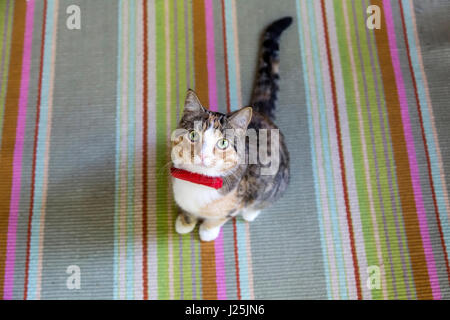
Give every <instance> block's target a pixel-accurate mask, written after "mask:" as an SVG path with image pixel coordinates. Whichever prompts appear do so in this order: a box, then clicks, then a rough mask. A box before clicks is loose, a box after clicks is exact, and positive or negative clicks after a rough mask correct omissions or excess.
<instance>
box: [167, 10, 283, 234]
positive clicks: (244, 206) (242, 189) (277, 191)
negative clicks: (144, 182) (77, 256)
mask: <svg viewBox="0 0 450 320" xmlns="http://www.w3.org/2000/svg"><path fill="white" fill-rule="evenodd" d="M291 22H292V18H291V17H285V18H282V19H280V20H277V21H275V22H274V23H272V24H271V25H270V26H269V27H268V28H267V29H266V31H265V33H264V35H263V40H262V48H261V54H260V59H259V65H258V71H257V79H256V83H255V88H254V91H253V96H252V100H251V104H250V105H251V106H252V107H245V108H242V109H240V110H237V111H234V112H231V113H228V114H223V113H219V112H214V111H210V110H207V109H206V108H204V107H203V106H202V104H201V102H200V101H199V99H198V97H197V95H196V94H195V92H194V91H192V90H189V91H188V92H187V96H186V100H185V106H184V113H183V115H182V118H181V120H180V122H179V125H178V129H177V130H176V131H175V133H174V134H173V135H172V151H171V158H172V169H171V172H172V187H173V192H174V197H175V201H176V203H177V204H178V206H179V207H180V208H181V210H180V214H179V215H178V217H177V219H176V223H175V229H176V231H177V232H178V233H180V234H186V233H189V232H191V231H192V230H193V229H194V228H195V226H196V224H197V222H199V221H200V222H201V225H200V228H199V233H200V239H201V240H202V241H211V240H214V239H216V238H217V236H218V235H219V232H220V228H221V227H222V225H223V224H224V223H226V222H227V221H228V220H229V219H231V218H233V217H235V216H236V215H239V214H241V215H242V217H243V218H244V219H245V220H246V221H253V220H254V219H255V218H256V217H257V216H258V215H259V213H260V212H261V210H262V209H263V208H265V207H267V206H269V205H270V204H272V203H273V202H274V201H276V200H277V199H279V198H280V196H281V195H282V194H283V192H284V191H285V190H286V188H287V185H288V183H289V153H288V150H287V148H286V145H285V143H284V137H283V135H282V134H281V133H279V130H278V128H277V126H276V125H275V124H274V123H273V120H274V118H275V116H274V111H275V101H276V98H277V91H278V84H277V82H278V79H279V75H278V65H279V55H278V51H279V38H280V35H281V33H282V32H283V31H284V30H285V29H286V28H287V27H289V25H290V24H291ZM261 129H266V130H267V131H269V132H268V133H267V135H266V137H267V138H266V140H262V138H261V136H260V135H259V132H263V131H264V130H261ZM250 130H254V131H255V132H256V133H257V134H256V143H255V140H252V141H253V145H252V143H251V142H250V140H251V139H250V136H247V132H249V131H250ZM229 132H232V133H234V135H233V134H231V135H230V134H229ZM239 139H240V140H239ZM242 139H244V140H242ZM238 141H241V142H242V141H244V144H243V146H244V148H243V149H239V146H238V145H239V143H238ZM266 141H267V142H266ZM265 143H267V148H266V149H268V151H267V155H268V156H269V157H271V156H273V155H276V157H275V159H273V158H274V157H271V161H270V163H267V162H266V163H262V161H254V162H250V161H249V158H251V156H254V155H255V154H256V153H257V151H255V150H258V148H260V147H262V146H264V145H265ZM272 145H274V146H276V149H271V147H270V146H272ZM252 146H253V147H255V146H256V149H252ZM239 150H244V151H245V152H239ZM273 150H275V151H276V152H275V153H274V152H273ZM274 165H275V169H274V170H272V172H271V173H270V174H267V173H266V174H263V172H264V171H263V170H264V169H266V170H268V169H269V167H271V166H272V168H273V166H274Z"/></svg>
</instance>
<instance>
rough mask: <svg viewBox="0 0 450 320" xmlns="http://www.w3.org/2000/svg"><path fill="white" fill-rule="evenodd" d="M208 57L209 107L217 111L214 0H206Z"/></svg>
mask: <svg viewBox="0 0 450 320" xmlns="http://www.w3.org/2000/svg"><path fill="white" fill-rule="evenodd" d="M205 20H206V59H207V62H206V63H207V67H208V88H209V109H210V110H212V111H217V85H216V60H215V59H216V50H215V44H214V11H213V4H212V0H205Z"/></svg>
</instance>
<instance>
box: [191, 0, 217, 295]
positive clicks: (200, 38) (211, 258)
mask: <svg viewBox="0 0 450 320" xmlns="http://www.w3.org/2000/svg"><path fill="white" fill-rule="evenodd" d="M192 15H193V24H194V26H193V27H194V32H193V33H194V66H195V84H196V88H195V90H196V93H197V95H198V97H199V99H200V101H201V102H202V104H205V103H207V102H208V69H207V65H206V22H205V3H204V1H201V0H197V1H192ZM200 249H201V253H200V256H201V261H202V266H201V269H202V288H203V299H205V300H215V299H217V285H216V262H215V261H216V259H215V250H214V242H213V241H210V242H201V244H200Z"/></svg>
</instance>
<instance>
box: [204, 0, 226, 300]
mask: <svg viewBox="0 0 450 320" xmlns="http://www.w3.org/2000/svg"><path fill="white" fill-rule="evenodd" d="M205 24H206V59H207V62H206V63H207V67H208V88H209V109H210V110H213V111H217V84H216V60H215V59H216V51H215V44H214V11H213V3H212V0H205ZM214 248H215V252H216V284H217V299H218V300H226V299H227V286H226V278H225V259H224V253H223V231H222V230H220V234H219V237H218V238H217V239H216V241H215V242H214Z"/></svg>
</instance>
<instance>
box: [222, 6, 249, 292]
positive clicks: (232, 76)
mask: <svg viewBox="0 0 450 320" xmlns="http://www.w3.org/2000/svg"><path fill="white" fill-rule="evenodd" d="M224 4H225V22H224V23H225V31H226V37H227V39H226V40H227V41H226V42H227V60H228V77H229V90H230V91H229V96H230V109H231V111H234V110H237V109H239V108H240V106H239V101H238V90H240V88H237V86H236V83H237V74H236V63H237V61H236V59H235V56H236V52H235V50H234V45H235V44H234V42H235V41H237V39H234V32H233V10H232V4H231V0H225V1H224ZM245 223H246V222H244V221H242V220H240V219H237V220H236V238H237V248H238V256H239V258H238V259H239V279H240V286H241V298H242V299H247V300H248V299H250V291H249V282H248V263H247V259H248V258H247V239H246V230H245Z"/></svg>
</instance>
